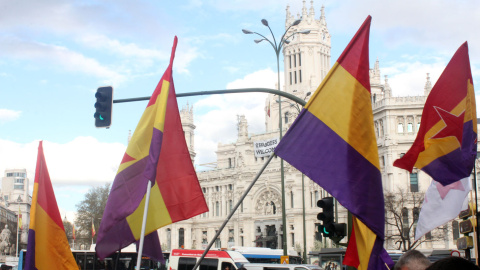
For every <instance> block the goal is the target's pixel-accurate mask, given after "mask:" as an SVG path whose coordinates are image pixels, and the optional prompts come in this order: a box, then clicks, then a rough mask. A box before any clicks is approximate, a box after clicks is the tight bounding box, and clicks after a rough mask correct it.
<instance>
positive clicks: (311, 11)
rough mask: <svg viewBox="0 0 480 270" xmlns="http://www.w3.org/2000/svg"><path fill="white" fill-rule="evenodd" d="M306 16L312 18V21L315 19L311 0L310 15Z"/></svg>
mask: <svg viewBox="0 0 480 270" xmlns="http://www.w3.org/2000/svg"><path fill="white" fill-rule="evenodd" d="M308 16H310V17H312V19H315V9H314V8H313V0H310V13H309V14H308Z"/></svg>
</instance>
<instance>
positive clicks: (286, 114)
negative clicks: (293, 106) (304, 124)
mask: <svg viewBox="0 0 480 270" xmlns="http://www.w3.org/2000/svg"><path fill="white" fill-rule="evenodd" d="M286 123H288V112H286V113H285V124H286Z"/></svg>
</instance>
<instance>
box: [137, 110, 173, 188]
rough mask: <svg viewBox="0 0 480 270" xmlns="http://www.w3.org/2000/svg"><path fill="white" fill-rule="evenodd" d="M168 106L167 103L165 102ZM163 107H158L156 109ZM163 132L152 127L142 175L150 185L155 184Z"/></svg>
mask: <svg viewBox="0 0 480 270" xmlns="http://www.w3.org/2000/svg"><path fill="white" fill-rule="evenodd" d="M167 106H168V104H167ZM160 109H163V108H158V110H160ZM162 141H163V132H162V131H161V130H158V129H156V128H153V133H152V142H151V143H150V154H149V156H147V160H148V161H147V164H146V166H145V171H144V172H143V175H144V176H145V178H147V180H150V181H152V187H153V186H154V185H155V177H156V174H157V163H158V157H159V156H160V149H161V148H162Z"/></svg>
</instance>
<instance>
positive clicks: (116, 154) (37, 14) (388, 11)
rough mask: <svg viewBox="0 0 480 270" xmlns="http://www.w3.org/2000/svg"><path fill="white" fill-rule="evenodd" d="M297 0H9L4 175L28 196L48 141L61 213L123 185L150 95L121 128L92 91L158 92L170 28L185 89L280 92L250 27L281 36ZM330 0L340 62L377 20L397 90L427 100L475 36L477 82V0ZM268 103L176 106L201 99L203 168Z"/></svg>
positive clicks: (1, 97)
mask: <svg viewBox="0 0 480 270" xmlns="http://www.w3.org/2000/svg"><path fill="white" fill-rule="evenodd" d="M287 5H289V6H290V12H291V13H292V14H294V15H296V14H299V13H301V8H302V5H303V1H302V0H288V1H287V0H262V1H258V0H231V1H224V0H187V1H169V0H164V1H153V0H151V1H144V0H138V1H126V0H115V1H108V0H106V1H95V0H87V1H75V0H45V1H36V0H18V1H8V0H0V173H1V175H2V176H4V171H5V169H16V168H19V169H23V168H25V169H27V174H28V178H29V179H30V185H31V188H30V193H31V192H32V191H33V181H34V176H35V164H36V157H37V149H38V141H39V140H43V141H44V152H45V158H46V162H47V166H48V169H49V172H50V177H51V179H52V183H53V187H54V190H55V194H56V198H57V202H58V205H59V208H60V212H61V214H62V217H63V216H64V215H66V216H67V218H68V219H69V220H70V221H73V217H74V215H75V211H76V204H78V203H79V202H80V201H81V200H82V199H83V198H84V197H83V196H84V194H85V193H86V192H87V191H88V190H89V189H90V188H92V187H94V186H99V185H104V184H105V183H111V182H113V179H114V177H115V174H116V171H117V169H118V165H119V164H120V161H121V158H122V157H123V153H124V152H125V149H126V145H127V139H128V135H129V132H130V131H131V132H132V133H133V131H134V130H135V127H136V125H137V123H138V120H139V119H140V116H141V115H142V113H143V111H144V109H145V106H146V104H147V102H146V101H138V102H130V103H117V104H114V106H113V121H112V122H113V123H112V126H111V127H110V128H109V129H99V128H95V126H94V118H93V114H94V112H95V108H94V107H93V105H94V103H95V97H94V95H95V91H96V89H97V88H98V87H100V86H107V85H111V86H113V88H114V99H125V98H134V97H146V96H150V95H151V94H152V92H153V90H154V88H155V87H156V85H157V83H158V81H159V80H160V78H161V76H162V74H163V72H164V71H165V69H166V67H167V65H168V61H169V59H170V52H171V48H172V44H173V39H174V36H177V37H178V46H177V51H176V57H175V60H174V64H173V77H174V81H175V89H176V92H177V94H178V93H187V92H196V91H208V90H222V89H234V88H247V87H266V88H275V82H276V80H277V76H276V69H277V68H276V58H275V53H274V51H273V50H272V48H271V46H270V45H268V43H265V42H262V43H260V44H255V43H254V42H253V39H255V38H256V37H254V36H252V35H245V34H243V33H242V31H241V30H242V29H249V30H252V31H256V32H259V33H262V34H264V35H266V36H267V37H270V35H269V31H268V29H267V28H266V27H265V26H263V25H262V24H261V19H267V20H268V22H269V25H270V26H271V27H272V30H273V33H274V34H275V35H276V36H277V38H278V37H280V36H281V35H282V34H283V32H284V31H285V16H286V15H285V9H286V7H287ZM310 5H311V1H306V6H307V9H309V8H310ZM322 5H324V6H325V13H326V20H327V26H328V29H329V31H330V34H331V39H332V49H331V63H332V64H333V63H334V62H335V61H336V59H337V58H338V57H339V55H340V54H341V52H342V51H343V49H344V48H345V47H346V45H347V44H348V42H349V41H350V39H351V38H352V37H353V35H354V34H355V32H356V31H357V29H358V28H359V27H360V25H361V24H362V22H363V21H364V20H365V18H366V17H367V16H368V15H371V16H372V25H371V32H370V66H371V67H373V64H374V63H375V60H376V59H378V60H379V62H380V71H381V76H382V81H383V76H384V75H388V78H389V84H390V86H391V88H392V91H393V95H394V96H407V95H410V96H414V95H423V88H424V86H425V82H426V73H430V77H431V80H432V82H433V83H435V81H436V80H437V79H438V77H439V76H440V74H441V72H442V71H443V69H444V68H445V66H446V65H447V63H448V61H449V60H450V58H451V57H452V56H453V54H454V53H455V51H456V50H457V49H458V47H459V46H460V45H461V44H463V43H464V42H465V41H468V45H469V53H470V62H471V67H472V73H473V77H474V85H478V83H480V80H479V79H480V35H478V28H479V27H480V5H478V2H477V0H458V1H449V0H422V1H418V0H404V1H383V0H361V1H359V0H344V1H335V0H323V1H321V0H314V1H313V6H314V9H315V15H316V18H317V19H318V18H319V17H320V9H321V6H322ZM281 62H282V61H281ZM280 70H283V65H282V66H281V67H280ZM477 89H478V87H477ZM476 93H477V94H478V93H479V90H477V91H476ZM265 98H266V95H265V94H227V95H212V96H197V97H185V98H178V103H179V107H180V109H181V108H184V107H185V106H187V105H188V106H193V111H194V121H195V125H196V130H195V150H196V152H197V156H196V160H195V166H196V168H197V169H198V170H204V169H205V167H203V166H201V164H206V163H209V162H215V160H216V155H215V150H216V147H217V145H218V143H230V142H234V141H235V140H236V137H237V129H236V122H237V115H245V116H246V118H247V120H248V124H249V132H250V133H262V132H264V131H265V127H264V104H265ZM477 111H478V108H477Z"/></svg>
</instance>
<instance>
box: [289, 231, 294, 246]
mask: <svg viewBox="0 0 480 270" xmlns="http://www.w3.org/2000/svg"><path fill="white" fill-rule="evenodd" d="M290 238H291V240H292V247H295V233H291V234H290Z"/></svg>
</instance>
